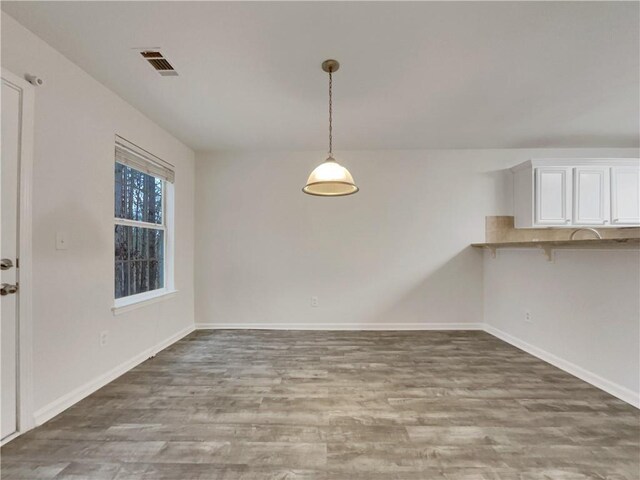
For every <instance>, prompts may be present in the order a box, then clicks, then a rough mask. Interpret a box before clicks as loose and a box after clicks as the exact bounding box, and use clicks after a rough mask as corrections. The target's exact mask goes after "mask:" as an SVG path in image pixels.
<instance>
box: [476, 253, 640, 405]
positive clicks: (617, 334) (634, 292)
mask: <svg viewBox="0 0 640 480" xmlns="http://www.w3.org/2000/svg"><path fill="white" fill-rule="evenodd" d="M484 290H485V294H484V319H485V322H486V323H487V325H488V326H489V328H488V329H489V331H490V332H492V333H495V334H497V335H498V336H501V337H503V338H505V337H506V336H509V337H512V338H508V337H507V338H506V339H507V340H509V341H512V342H513V343H515V344H520V346H523V347H524V348H527V349H529V347H530V346H532V347H534V349H537V351H535V350H534V349H531V350H533V352H532V353H535V354H537V355H539V356H541V357H542V358H545V359H547V360H550V361H551V362H552V363H556V364H557V365H558V366H561V367H562V368H565V369H567V370H569V371H572V373H574V374H577V375H578V376H581V377H582V378H584V379H585V380H588V381H590V382H592V383H594V384H596V385H599V386H601V387H603V388H606V389H608V390H609V391H610V392H612V393H615V394H617V395H618V396H620V397H621V398H624V399H626V400H627V401H629V402H634V398H635V403H637V398H638V394H639V392H640V386H639V385H638V381H639V378H640V366H639V360H638V359H639V358H640V341H639V339H640V254H639V253H638V252H637V251H628V250H627V251H624V250H557V251H556V252H555V259H554V262H553V263H550V262H547V261H546V258H545V257H544V255H543V254H542V253H540V251H538V250H500V251H498V254H497V256H496V258H495V259H494V258H491V256H490V255H486V258H485V261H484ZM527 311H529V312H530V313H531V322H526V321H525V312H527ZM495 329H497V330H495ZM505 334H506V335H505ZM552 357H557V358H552ZM576 367H577V368H576Z"/></svg>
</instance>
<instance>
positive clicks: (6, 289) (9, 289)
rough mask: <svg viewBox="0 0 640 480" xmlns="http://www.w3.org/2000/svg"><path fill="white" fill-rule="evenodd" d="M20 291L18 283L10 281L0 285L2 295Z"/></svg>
mask: <svg viewBox="0 0 640 480" xmlns="http://www.w3.org/2000/svg"><path fill="white" fill-rule="evenodd" d="M17 291H18V285H11V284H10V283H3V284H2V287H0V295H2V296H3V297H4V296H5V295H13V294H14V293H16V292H17Z"/></svg>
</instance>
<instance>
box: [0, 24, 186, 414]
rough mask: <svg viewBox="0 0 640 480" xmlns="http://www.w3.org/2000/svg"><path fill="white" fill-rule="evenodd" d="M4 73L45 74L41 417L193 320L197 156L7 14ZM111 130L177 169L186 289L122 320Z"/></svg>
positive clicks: (38, 237) (37, 372) (39, 176)
mask: <svg viewBox="0 0 640 480" xmlns="http://www.w3.org/2000/svg"><path fill="white" fill-rule="evenodd" d="M2 67H3V68H6V69H8V70H9V71H11V72H13V73H14V74H16V75H18V76H24V75H25V74H26V73H30V74H35V75H38V76H39V77H41V78H43V79H44V85H43V86H41V87H38V88H37V89H36V91H35V145H34V147H35V148H34V178H33V191H34V192H33V232H34V238H33V248H34V252H33V260H34V261H33V277H34V281H33V288H34V291H33V300H34V304H33V319H34V325H33V332H34V344H33V354H34V362H33V367H34V371H33V375H34V378H33V383H34V409H35V410H36V413H37V412H38V411H40V410H43V409H45V410H46V408H47V406H49V405H51V404H52V403H55V402H56V400H58V399H60V398H63V397H65V395H68V394H69V393H70V392H73V391H76V390H77V389H79V388H80V389H82V387H83V385H87V384H90V383H92V382H94V383H95V380H96V379H99V378H102V376H104V375H105V374H106V373H107V372H110V371H113V369H114V368H117V367H118V366H119V365H121V364H123V363H126V362H127V361H129V360H131V359H133V358H137V357H139V355H140V354H141V353H142V352H145V351H147V350H148V349H149V348H151V347H153V346H155V345H156V344H158V343H160V342H161V341H163V340H165V339H167V338H169V337H171V336H173V335H175V334H176V333H178V332H181V331H184V330H185V329H188V328H189V327H190V326H191V325H193V222H194V218H193V201H194V198H193V189H194V159H193V157H194V154H193V152H192V150H191V149H189V148H188V147H186V146H185V145H183V144H182V143H180V142H179V141H178V140H176V139H175V138H174V137H173V136H172V135H170V134H169V133H167V132H166V131H164V130H162V129H161V128H160V127H158V126H157V125H156V124H154V123H153V122H151V121H150V120H149V119H148V118H146V117H145V116H144V115H143V114H141V113H140V112H139V111H137V110H135V109H134V108H133V107H131V106H130V105H129V104H127V103H126V102H125V101H124V100H122V99H121V98H120V97H118V96H117V95H115V94H114V93H113V92H111V91H110V90H108V89H107V88H105V87H104V86H103V85H101V84H100V83H98V82H97V81H96V80H94V79H93V78H92V77H90V76H89V75H88V74H86V73H85V72H84V71H83V70H81V69H80V68H79V67H77V66H76V65H74V64H73V63H71V62H70V61H69V60H67V59H66V58H65V57H63V56H62V55H61V54H60V53H58V52H57V51H55V50H54V49H52V48H51V47H49V46H48V45H47V44H46V43H44V42H43V41H42V40H40V39H39V38H38V37H36V36H35V35H33V34H32V33H31V32H29V31H28V30H26V29H25V28H24V27H22V26H21V25H20V24H18V23H17V22H16V21H14V20H13V19H12V18H11V17H9V16H7V15H6V14H4V13H3V14H2ZM157 81H158V82H163V81H171V79H162V78H161V77H158V78H157ZM115 134H119V135H121V136H123V137H125V138H127V139H129V140H131V141H132V142H134V143H136V144H138V145H140V146H141V147H143V148H145V149H147V150H149V151H151V152H152V153H154V154H156V155H157V156H159V157H161V158H163V159H165V160H167V161H169V162H171V163H173V164H174V165H175V166H176V183H175V190H176V201H175V209H176V226H175V233H176V257H175V258H176V265H175V285H176V288H177V289H179V290H180V292H179V293H178V294H177V295H175V296H174V297H173V298H170V299H166V300H164V301H161V302H159V303H156V304H153V305H149V306H146V307H144V308H140V309H137V310H134V311H131V312H127V313H124V314H122V315H119V316H114V315H113V314H112V312H111V307H112V305H113V290H114V268H113V255H114V247H113V228H114V227H113V178H114V177H113V175H114V174H113V162H114V136H115ZM56 231H62V232H66V234H67V236H68V249H67V250H56V249H55V238H56ZM105 330H106V331H108V332H109V339H108V344H107V345H106V346H105V347H100V344H99V336H100V332H101V331H105Z"/></svg>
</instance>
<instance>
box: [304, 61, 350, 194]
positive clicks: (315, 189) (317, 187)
mask: <svg viewBox="0 0 640 480" xmlns="http://www.w3.org/2000/svg"><path fill="white" fill-rule="evenodd" d="M338 68H340V64H339V63H338V61H337V60H325V61H324V62H322V70H324V71H325V72H327V73H328V74H329V156H328V157H327V159H326V160H325V161H324V163H321V164H320V165H318V166H317V167H316V168H315V169H314V170H313V172H311V175H309V179H308V180H307V185H306V186H305V187H304V188H303V189H302V191H303V192H304V193H308V194H309V195H318V196H320V197H340V196H343V195H352V194H354V193H356V192H357V191H358V187H357V186H356V184H355V182H354V181H353V177H352V176H351V174H350V173H349V170H347V169H346V168H344V167H343V166H342V165H340V164H339V163H338V162H336V161H335V159H334V158H333V73H334V72H336V71H338Z"/></svg>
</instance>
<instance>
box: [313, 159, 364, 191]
mask: <svg viewBox="0 0 640 480" xmlns="http://www.w3.org/2000/svg"><path fill="white" fill-rule="evenodd" d="M302 191H303V192H304V193H308V194H309V195H319V196H324V197H339V196H342V195H351V194H353V193H356V192H357V191H358V187H357V186H356V184H355V182H354V181H353V177H352V176H351V174H350V173H349V170H347V169H346V168H344V167H343V166H342V165H340V164H339V163H338V162H336V161H335V160H334V159H333V157H329V158H327V159H326V160H325V161H324V163H321V164H320V165H318V166H317V167H316V168H315V169H314V170H313V172H311V175H309V179H308V180H307V185H306V186H305V187H304V188H303V189H302Z"/></svg>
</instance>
